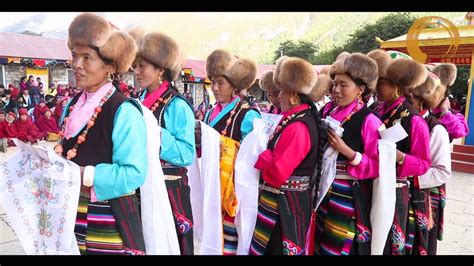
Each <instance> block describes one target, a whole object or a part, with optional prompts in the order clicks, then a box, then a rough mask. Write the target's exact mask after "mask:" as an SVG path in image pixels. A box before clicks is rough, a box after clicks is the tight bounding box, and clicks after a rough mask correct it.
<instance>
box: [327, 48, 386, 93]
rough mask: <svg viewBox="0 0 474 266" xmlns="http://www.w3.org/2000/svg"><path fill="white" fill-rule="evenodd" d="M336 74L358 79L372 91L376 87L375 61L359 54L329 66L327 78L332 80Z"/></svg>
mask: <svg viewBox="0 0 474 266" xmlns="http://www.w3.org/2000/svg"><path fill="white" fill-rule="evenodd" d="M336 74H349V75H350V76H351V78H352V79H360V80H362V81H363V82H364V83H365V84H366V85H367V90H368V91H369V92H370V91H373V90H375V87H376V86H377V79H378V67H377V63H376V62H375V60H373V59H372V58H370V57H368V56H366V55H364V54H361V53H353V54H351V55H349V56H345V57H342V58H340V59H339V60H337V61H336V62H335V63H334V64H332V65H331V69H330V70H329V76H330V77H331V79H334V78H335V76H336Z"/></svg>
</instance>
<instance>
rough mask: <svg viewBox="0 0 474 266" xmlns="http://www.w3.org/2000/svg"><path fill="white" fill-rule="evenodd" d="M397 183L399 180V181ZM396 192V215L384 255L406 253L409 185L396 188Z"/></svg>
mask: <svg viewBox="0 0 474 266" xmlns="http://www.w3.org/2000/svg"><path fill="white" fill-rule="evenodd" d="M400 182H401V181H400ZM407 182H408V181H406V180H405V181H403V183H405V184H406V183H407ZM397 183H399V182H398V181H397ZM395 193H396V201H395V215H394V218H393V223H392V227H391V229H390V232H389V235H388V238H387V245H386V246H385V248H384V255H405V243H406V242H407V225H408V211H409V208H408V206H409V204H408V202H409V192H408V186H407V185H406V186H403V187H399V188H396V190H395Z"/></svg>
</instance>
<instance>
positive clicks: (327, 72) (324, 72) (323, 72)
mask: <svg viewBox="0 0 474 266" xmlns="http://www.w3.org/2000/svg"><path fill="white" fill-rule="evenodd" d="M330 68H331V66H325V67H323V68H321V71H319V74H324V75H328V76H329V69H330Z"/></svg>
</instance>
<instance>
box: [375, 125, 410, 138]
mask: <svg viewBox="0 0 474 266" xmlns="http://www.w3.org/2000/svg"><path fill="white" fill-rule="evenodd" d="M379 134H380V137H381V138H382V139H384V140H387V141H390V142H393V143H397V142H399V141H400V140H402V139H404V138H406V137H408V134H407V132H406V131H405V129H404V128H403V127H402V125H401V124H400V123H396V124H395V125H393V126H391V127H390V128H388V129H387V128H385V126H383V127H380V128H379Z"/></svg>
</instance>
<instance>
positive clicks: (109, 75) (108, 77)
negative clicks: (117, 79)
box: [107, 72, 114, 82]
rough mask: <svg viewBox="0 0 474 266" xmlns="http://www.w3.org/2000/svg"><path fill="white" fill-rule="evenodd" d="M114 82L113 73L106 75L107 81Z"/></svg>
mask: <svg viewBox="0 0 474 266" xmlns="http://www.w3.org/2000/svg"><path fill="white" fill-rule="evenodd" d="M113 80H114V73H110V72H108V73H107V81H108V82H112V81H113Z"/></svg>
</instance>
